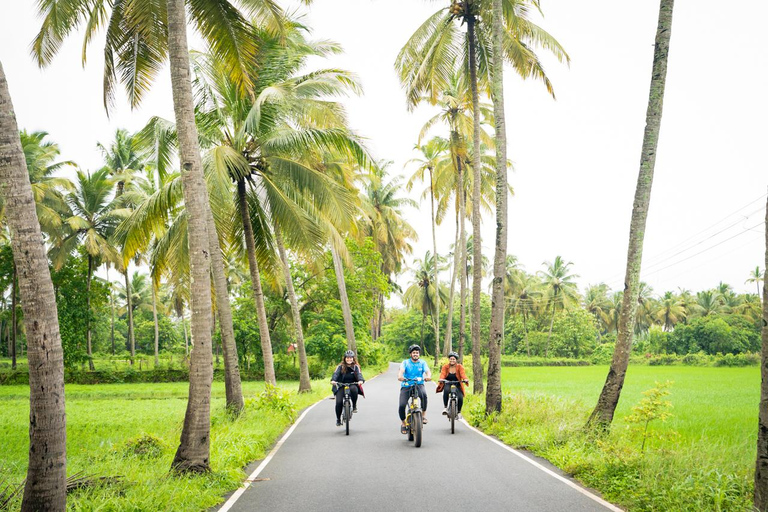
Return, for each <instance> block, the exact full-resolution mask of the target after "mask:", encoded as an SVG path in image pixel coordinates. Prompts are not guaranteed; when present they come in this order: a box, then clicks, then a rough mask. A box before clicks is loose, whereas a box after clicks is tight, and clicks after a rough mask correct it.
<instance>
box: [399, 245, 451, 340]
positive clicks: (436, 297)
mask: <svg viewBox="0 0 768 512" xmlns="http://www.w3.org/2000/svg"><path fill="white" fill-rule="evenodd" d="M439 264H440V262H439V259H438V258H436V257H435V256H434V255H433V254H431V253H430V252H429V251H427V253H426V254H425V255H424V259H423V260H422V259H417V260H415V261H414V268H413V277H414V280H413V282H412V284H411V285H410V286H409V287H408V288H407V289H406V290H405V293H404V294H403V302H404V303H405V304H406V305H407V306H408V307H411V308H414V309H418V310H419V311H421V335H420V337H421V346H422V347H423V346H424V320H425V319H426V317H427V315H429V317H430V318H431V320H432V325H433V327H434V325H435V323H437V317H436V314H437V311H438V305H437V304H438V303H439V302H441V301H442V302H445V300H446V297H447V294H446V293H445V289H444V287H442V286H441V285H440V284H439V283H438V282H437V281H435V280H434V275H435V271H434V268H435V266H437V265H439Z"/></svg>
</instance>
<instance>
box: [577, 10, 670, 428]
mask: <svg viewBox="0 0 768 512" xmlns="http://www.w3.org/2000/svg"><path fill="white" fill-rule="evenodd" d="M673 6H674V0H661V5H660V7H659V23H658V27H657V29H656V46H655V51H654V56H653V75H652V77H651V92H650V95H649V98H648V111H647V113H646V121H645V123H646V124H645V133H644V135H643V150H642V156H641V158H640V172H639V175H638V178H637V189H636V191H635V200H634V205H633V208H632V222H631V224H630V228H629V248H628V250H627V271H626V275H625V277H624V297H623V299H622V307H621V316H620V317H619V329H618V330H619V335H618V338H617V340H616V348H615V349H614V352H613V360H612V361H611V368H610V370H609V371H608V376H607V377H606V379H605V384H604V385H603V390H602V391H601V392H600V397H599V398H598V400H597V406H596V407H595V410H594V411H592V414H591V415H590V417H589V420H588V424H589V425H591V426H599V427H600V428H604V429H607V428H608V427H610V425H611V422H612V421H613V414H614V412H615V411H616V406H617V405H618V403H619V397H620V395H621V388H622V387H623V386H624V377H625V375H626V373H627V366H628V365H629V353H630V350H631V348H632V333H633V332H634V326H635V314H636V310H637V308H636V305H637V298H638V295H639V293H640V287H639V285H638V281H639V278H640V266H641V263H642V256H643V238H644V236H645V221H646V219H647V217H648V206H649V204H650V202H651V185H652V184H653V170H654V165H655V164H656V147H657V145H658V141H659V128H660V126H661V114H662V110H663V104H664V85H665V82H666V77H667V56H668V55H669V39H670V35H671V34H672V8H673Z"/></svg>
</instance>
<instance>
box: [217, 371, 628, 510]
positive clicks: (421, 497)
mask: <svg viewBox="0 0 768 512" xmlns="http://www.w3.org/2000/svg"><path fill="white" fill-rule="evenodd" d="M396 379H397V366H396V365H391V366H390V368H389V371H387V372H386V373H384V374H382V375H380V376H378V377H376V378H375V379H373V380H371V381H370V382H368V383H366V385H365V391H366V394H367V398H365V399H363V398H361V399H360V401H359V402H358V408H359V410H360V412H359V413H358V414H355V415H354V417H353V420H352V423H351V424H350V435H349V436H345V435H344V431H343V428H341V427H339V428H337V427H336V426H335V415H334V403H335V402H334V401H333V400H323V402H322V403H320V404H318V405H317V406H315V407H314V408H313V409H312V410H310V411H309V413H308V414H307V415H306V416H305V417H304V419H303V420H302V422H301V423H299V424H298V425H297V426H296V429H295V430H294V431H293V433H292V434H291V435H290V437H289V438H288V439H287V440H286V441H285V443H284V444H283V445H282V446H281V447H280V449H279V450H278V451H277V453H276V454H275V456H274V458H273V459H272V460H271V461H270V462H269V463H268V464H267V466H266V467H265V468H264V469H263V470H262V471H261V473H260V474H259V475H258V479H257V481H255V482H254V483H253V484H252V485H251V486H250V487H249V488H248V489H247V490H246V491H245V492H244V493H243V494H242V496H240V497H239V499H238V500H237V501H236V502H235V503H234V505H232V507H231V508H230V509H229V510H231V511H238V512H243V511H257V510H258V511H269V512H283V511H286V512H287V511H311V512H314V511H318V512H324V511H328V512H331V511H332V512H339V511H342V510H350V511H354V512H376V511H400V510H411V511H414V512H421V511H425V512H428V511H441V512H448V511H459V510H472V511H474V510H481V511H483V512H494V511H520V512H537V511H542V512H543V511H547V512H560V511H562V512H566V511H567V512H593V511H600V512H605V511H606V510H609V508H607V507H606V506H604V505H602V504H600V503H599V502H597V501H595V500H593V499H591V498H589V497H588V496H586V495H584V494H582V493H580V492H579V491H578V490H576V489H574V488H572V487H570V486H568V485H567V484H566V483H564V482H562V481H560V480H558V479H557V478H556V477H554V476H552V475H551V474H547V473H546V472H545V471H542V470H541V469H539V468H537V467H535V466H534V465H532V464H530V463H529V462H526V461H525V460H523V459H521V458H520V457H518V456H516V455H515V454H513V453H511V452H509V451H507V450H505V449H504V448H502V447H500V446H498V445H497V444H495V443H493V442H492V441H490V440H489V439H487V438H485V437H483V436H481V435H480V434H478V433H476V432H473V431H472V430H470V429H469V428H468V427H467V426H466V425H464V424H458V423H457V425H456V433H455V434H453V435H452V434H451V433H450V430H449V428H448V421H447V420H445V419H444V417H443V416H441V415H440V412H441V411H442V395H437V394H435V393H434V384H432V383H430V384H428V391H429V392H430V395H429V411H428V417H429V420H430V423H429V424H428V425H427V426H426V427H425V429H424V441H423V444H422V447H421V448H415V447H414V446H413V443H412V442H408V441H407V439H406V436H404V435H402V434H400V421H399V418H398V417H397V398H398V384H399V383H398V382H397V380H396ZM329 387H330V385H329ZM614 510H615V509H614Z"/></svg>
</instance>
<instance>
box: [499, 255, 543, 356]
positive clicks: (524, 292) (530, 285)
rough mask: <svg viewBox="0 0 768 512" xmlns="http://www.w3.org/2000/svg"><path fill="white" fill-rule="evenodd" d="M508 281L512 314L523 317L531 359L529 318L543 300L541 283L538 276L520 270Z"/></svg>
mask: <svg viewBox="0 0 768 512" xmlns="http://www.w3.org/2000/svg"><path fill="white" fill-rule="evenodd" d="M508 274H509V273H508ZM506 281H507V283H508V292H507V293H508V296H507V297H508V299H509V307H510V310H511V313H512V314H515V315H521V316H522V317H523V333H524V336H525V353H526V354H527V355H528V357H530V356H531V345H530V343H529V341H528V317H529V316H531V315H532V314H534V313H535V311H536V307H537V305H538V303H539V301H540V300H541V297H542V290H541V282H540V281H539V280H538V279H537V278H536V276H533V275H531V274H528V273H527V272H524V271H522V270H519V269H517V270H516V271H515V272H514V273H513V274H512V275H511V276H509V278H508V279H507V280H506Z"/></svg>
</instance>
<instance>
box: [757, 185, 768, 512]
mask: <svg viewBox="0 0 768 512" xmlns="http://www.w3.org/2000/svg"><path fill="white" fill-rule="evenodd" d="M765 220H766V223H765V268H766V269H768V200H766V205H765ZM762 334H763V346H762V353H761V364H760V373H761V375H762V382H761V384H760V413H759V425H758V429H757V460H756V462H755V510H759V511H760V512H765V511H766V510H768V285H766V283H765V281H763V331H762Z"/></svg>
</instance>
